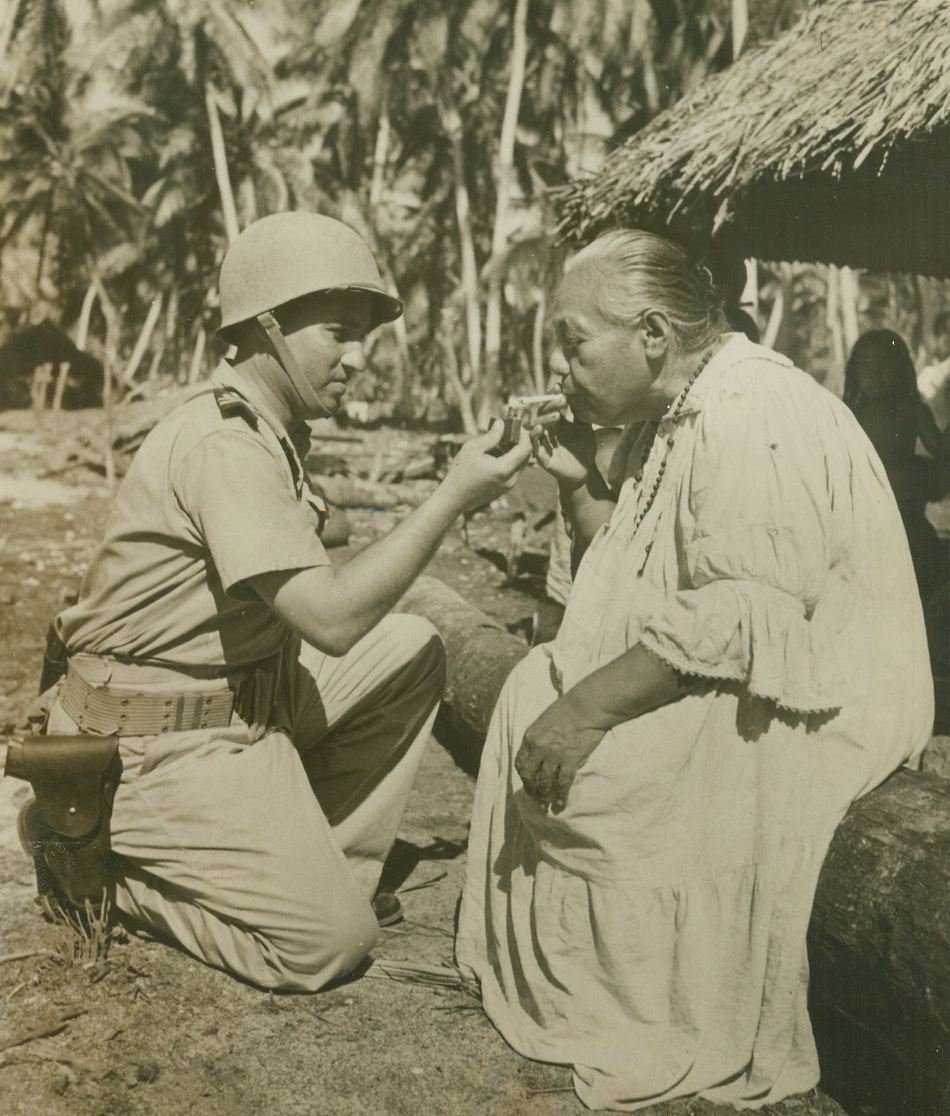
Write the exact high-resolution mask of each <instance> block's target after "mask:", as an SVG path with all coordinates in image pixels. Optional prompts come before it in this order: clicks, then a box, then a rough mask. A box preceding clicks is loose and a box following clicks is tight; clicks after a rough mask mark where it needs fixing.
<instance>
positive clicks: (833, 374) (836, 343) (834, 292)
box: [823, 267, 847, 399]
mask: <svg viewBox="0 0 950 1116" xmlns="http://www.w3.org/2000/svg"><path fill="white" fill-rule="evenodd" d="M827 275H828V279H827V288H826V289H827V305H826V307H825V325H826V326H827V327H828V332H829V333H830V334H831V367H830V368H829V369H828V372H827V374H826V375H825V378H824V381H823V383H824V386H825V387H826V388H828V390H829V391H833V392H834V393H835V395H837V396H838V398H839V399H840V398H841V397H842V396H843V395H844V362H845V360H846V359H847V353H846V352H845V347H844V330H843V328H842V325H841V310H840V307H841V298H840V294H841V289H840V286H839V283H838V269H837V268H836V267H828V268H827Z"/></svg>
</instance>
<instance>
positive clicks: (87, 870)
mask: <svg viewBox="0 0 950 1116" xmlns="http://www.w3.org/2000/svg"><path fill="white" fill-rule="evenodd" d="M4 774H5V775H12V776H13V777H14V778H17V779H26V780H27V781H28V782H29V783H30V784H31V785H32V787H33V793H34V794H35V795H36V807H35V811H34V816H33V818H31V820H30V822H29V824H28V826H27V832H26V834H25V835H26V837H27V840H28V841H29V843H30V845H31V847H32V850H33V859H34V863H35V865H36V883H37V890H38V891H39V893H40V895H41V897H42V896H43V895H44V894H48V893H49V892H50V891H53V892H54V893H56V894H57V898H63V897H65V899H66V900H67V902H69V903H70V904H72V905H73V906H75V907H79V908H80V909H81V908H82V907H83V905H84V903H85V901H86V900H87V899H88V900H90V901H91V902H93V903H99V902H101V901H102V898H103V892H104V890H105V889H106V888H107V884H108V871H107V869H108V860H109V854H110V852H111V849H112V845H111V840H110V828H109V822H110V819H111V817H112V803H113V800H114V799H115V792H116V789H117V788H118V785H119V780H120V778H121V777H122V761H121V760H120V758H119V741H118V738H117V737H115V736H56V735H47V736H37V737H35V738H31V739H26V740H23V741H20V742H13V743H11V744H10V745H9V747H8V749H7V761H6V766H5V768H4Z"/></svg>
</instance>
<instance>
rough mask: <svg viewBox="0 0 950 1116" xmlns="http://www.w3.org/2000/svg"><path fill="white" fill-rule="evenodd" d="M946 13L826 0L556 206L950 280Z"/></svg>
mask: <svg viewBox="0 0 950 1116" xmlns="http://www.w3.org/2000/svg"><path fill="white" fill-rule="evenodd" d="M948 59H950V4H948V3H947V0H825V2H823V3H821V2H819V3H817V4H816V5H815V6H814V7H813V8H811V9H810V10H809V11H807V12H806V13H805V15H804V16H803V17H802V19H801V20H800V21H799V23H798V24H797V25H796V26H795V27H794V28H792V29H791V30H790V31H788V32H786V33H785V34H784V35H782V36H780V37H779V38H777V39H775V40H773V41H772V42H771V43H768V44H765V45H763V46H760V47H758V48H756V49H753V50H751V51H750V52H749V53H748V54H747V55H745V56H744V57H742V58H740V59H739V60H738V61H737V62H736V63H735V64H734V65H732V66H731V67H730V68H729V69H728V70H726V71H724V72H723V73H721V74H718V75H715V76H713V77H711V78H709V79H708V80H706V81H705V82H703V83H702V84H701V85H700V86H699V87H698V88H697V89H696V90H695V91H694V92H693V93H692V94H691V95H690V96H688V97H687V98H685V99H684V100H682V101H680V102H679V103H678V104H677V105H675V106H674V107H673V108H671V109H669V110H667V111H666V112H664V113H663V114H661V115H660V116H658V117H657V118H656V119H655V120H654V121H653V122H652V123H651V124H650V125H648V126H647V127H646V128H645V129H643V130H642V131H641V132H639V133H637V134H636V135H635V136H634V137H633V138H632V139H631V140H630V141H629V142H627V143H626V144H625V145H624V146H623V147H621V148H618V149H617V150H616V151H615V152H614V153H613V154H612V155H611V156H610V157H609V158H608V159H607V160H606V162H605V164H604V166H603V168H602V169H601V170H600V172H599V173H597V174H596V175H595V176H594V177H592V178H589V179H587V180H580V181H577V182H575V183H573V184H572V185H570V186H568V187H564V188H562V189H561V190H559V191H557V192H556V193H555V195H554V201H555V206H556V208H557V211H558V217H559V230H560V233H561V236H562V237H563V238H564V239H566V240H568V241H571V242H582V241H586V240H588V239H590V238H591V237H592V236H593V235H595V234H596V233H598V232H601V231H603V230H604V229H606V228H610V227H613V226H617V225H623V224H627V225H638V226H640V227H648V228H653V229H655V230H656V231H658V232H663V231H666V232H669V233H670V234H672V235H674V236H677V237H679V238H681V239H684V240H686V241H688V242H690V243H691V244H693V245H694V246H696V245H704V244H705V243H708V241H709V240H710V238H714V239H715V241H716V242H718V243H720V244H722V245H723V246H725V247H728V248H729V249H730V250H735V251H736V252H738V253H740V254H741V255H743V256H756V257H758V258H760V259H766V260H799V261H808V262H822V263H833V264H849V265H851V266H854V267H864V268H869V269H872V270H879V271H905V272H912V273H915V274H918V275H931V276H942V277H946V276H950V194H948V190H950V65H948Z"/></svg>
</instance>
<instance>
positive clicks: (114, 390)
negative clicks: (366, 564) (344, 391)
mask: <svg viewBox="0 0 950 1116" xmlns="http://www.w3.org/2000/svg"><path fill="white" fill-rule="evenodd" d="M806 6H807V0H247V2H244V3H241V2H238V0H189V2H187V3H186V2H184V0H5V3H4V4H2V5H0V62H2V66H0V305H2V317H0V342H2V341H3V340H4V339H5V338H6V337H8V336H10V335H12V334H13V333H15V332H16V331H18V330H21V329H22V328H23V327H24V326H27V325H30V324H37V323H39V322H42V321H51V322H52V323H54V324H55V325H57V326H59V327H60V328H62V329H63V330H64V331H65V332H67V333H68V334H69V335H70V336H71V337H72V338H73V339H74V340H75V341H76V343H77V344H78V345H79V347H80V348H83V349H87V348H88V349H89V350H90V351H91V352H92V353H94V354H95V355H96V356H97V357H98V358H99V359H101V360H102V361H103V362H104V364H105V366H106V372H107V377H108V383H109V386H110V388H111V392H110V393H107V394H118V395H120V396H129V395H140V394H143V393H148V392H149V391H150V390H152V389H153V388H154V387H155V385H159V386H161V385H164V384H167V383H169V382H179V383H181V382H193V381H195V380H198V379H200V378H202V377H204V376H205V375H207V374H208V373H209V371H210V370H211V369H212V368H213V367H214V364H215V363H216V361H217V359H218V358H219V357H220V356H221V355H222V352H223V350H222V349H221V347H220V345H219V344H218V343H217V342H216V341H215V340H214V338H213V330H214V327H215V325H216V324H217V313H218V311H217V292H216V286H215V284H216V275H217V269H218V266H219V264H220V261H221V258H222V256H223V254H224V251H225V249H226V247H227V244H228V242H229V240H230V239H232V238H233V236H234V235H235V234H236V232H237V230H238V229H239V228H241V227H243V226H245V225H246V224H248V223H249V222H251V221H252V220H254V219H255V218H256V217H258V216H261V215H263V214H265V213H269V212H275V211H278V210H282V209H288V208H307V209H315V210H319V211H322V212H327V213H330V214H331V215H334V216H337V217H339V218H341V219H343V220H345V221H347V222H348V223H350V224H352V225H353V226H354V227H355V228H357V229H358V230H359V231H360V232H361V233H362V234H363V235H364V236H365V237H366V238H367V239H368V240H369V241H370V242H371V244H372V245H373V246H374V248H375V250H376V252H377V254H378V258H379V260H380V263H381V268H382V272H383V275H384V280H385V282H386V283H387V285H388V286H389V287H390V288H391V289H392V290H393V291H394V292H395V293H397V294H398V295H399V296H400V297H401V298H402V299H403V300H404V301H405V303H406V307H407V311H406V315H405V317H404V318H403V319H402V320H400V321H399V322H397V323H394V325H393V326H390V327H386V328H384V329H382V330H380V331H378V333H377V334H376V335H375V337H374V342H373V344H374V352H373V353H372V355H371V361H370V367H371V369H372V371H371V372H367V373H366V374H364V375H363V376H362V377H361V379H360V381H359V382H357V383H355V384H353V385H352V387H351V391H350V396H351V398H355V399H360V400H363V401H364V402H365V403H367V404H368V405H370V406H369V407H368V408H367V410H368V413H377V414H383V415H385V416H387V417H394V418H396V419H402V420H406V421H417V422H418V421H429V422H438V423H446V424H449V425H452V426H456V427H458V426H462V427H465V428H467V429H474V428H476V427H477V426H478V425H480V424H484V423H485V421H486V419H487V417H488V416H489V414H491V413H492V411H493V410H495V409H496V408H497V406H498V405H499V402H500V401H501V400H502V399H503V398H505V397H506V396H507V395H509V394H513V393H517V392H523V391H531V390H543V389H544V387H545V385H546V373H545V368H546V362H547V354H548V351H549V346H550V338H549V336H548V332H547V329H546V311H547V308H548V305H549V300H550V296H551V293H552V291H553V288H554V286H555V284H556V281H557V276H558V274H559V271H560V267H561V264H562V262H563V249H562V248H560V247H559V246H558V245H557V244H556V243H555V242H554V240H553V239H552V236H551V233H550V230H551V228H552V222H551V221H550V219H549V214H548V212H547V209H546V200H545V194H546V190H547V189H548V188H549V187H551V186H554V185H557V184H560V183H563V182H564V181H566V180H567V179H568V178H570V177H573V176H576V175H579V174H585V173H589V172H591V171H593V170H596V168H597V167H598V165H599V163H600V161H601V159H602V158H603V156H604V154H605V153H606V152H607V151H608V150H610V148H611V147H612V146H613V145H614V144H616V143H618V142H621V141H622V140H623V139H624V138H625V137H627V136H629V135H630V134H632V133H633V132H634V131H636V130H637V129H638V128H640V127H642V126H643V125H644V124H645V123H647V122H648V121H649V120H650V119H651V118H652V117H653V116H655V115H656V114H657V113H658V112H660V111H662V110H663V109H664V108H666V107H668V106H669V105H671V104H673V103H675V101H676V100H677V99H678V98H679V97H680V96H682V95H683V93H684V92H687V91H688V90H689V89H690V88H692V87H693V85H694V84H695V83H696V82H698V81H701V80H702V79H703V77H704V76H705V75H706V74H707V73H709V72H711V71H713V70H717V69H721V68H722V67H724V66H727V65H729V64H730V62H731V61H732V59H733V57H734V56H735V54H736V53H737V51H738V50H739V49H743V48H748V46H749V45H750V44H754V43H755V42H756V41H761V40H763V39H766V38H768V37H770V36H772V35H774V34H775V33H777V32H779V31H781V30H783V29H784V28H786V27H787V26H789V25H790V23H791V22H792V21H793V20H794V19H795V18H796V16H797V15H798V14H800V12H801V10H802V9H804V8H805V7H806ZM746 24H747V28H746ZM747 293H748V294H749V296H750V297H751V298H752V299H753V300H754V305H753V307H752V309H753V311H754V313H755V314H756V316H757V318H758V321H759V324H760V326H761V327H762V328H763V330H765V331H766V335H767V339H768V340H771V341H772V342H774V343H775V344H776V345H777V346H778V347H780V348H782V349H784V350H785V351H786V352H788V353H789V355H791V356H792V357H793V358H794V359H796V360H797V361H798V362H799V363H801V364H802V366H803V367H806V368H808V369H809V370H810V371H812V372H813V373H814V374H815V375H816V376H817V377H818V378H820V379H822V380H824V381H825V382H827V383H828V384H829V386H831V387H833V388H836V387H837V386H838V384H839V383H840V376H841V366H842V363H843V359H844V355H845V352H846V349H847V348H848V347H849V345H850V343H853V340H854V338H855V337H856V336H857V331H859V330H861V329H864V328H869V327H872V326H878V325H885V324H887V325H891V326H893V327H894V328H897V329H898V330H899V331H900V332H902V333H903V335H904V336H905V337H906V339H907V340H908V342H909V343H910V345H911V349H912V351H913V352H914V353H915V355H916V356H917V358H918V360H920V361H925V360H927V359H929V358H930V357H931V356H933V354H934V353H935V352H936V351H937V350H938V349H939V347H940V344H941V338H940V337H939V336H938V335H937V331H936V330H935V326H934V323H935V320H937V316H938V314H939V311H940V310H941V309H942V308H944V307H945V306H947V305H948V304H950V297H948V288H947V285H946V284H941V283H936V282H933V281H929V280H922V279H918V278H915V277H892V276H891V277H889V276H858V277H854V276H848V275H846V276H844V277H842V276H841V275H840V274H838V273H837V272H835V271H834V270H833V269H827V268H817V267H803V266H794V265H790V264H777V265H771V266H769V265H763V266H760V267H759V268H758V272H757V276H756V282H755V283H754V284H752V285H750V287H748V288H747Z"/></svg>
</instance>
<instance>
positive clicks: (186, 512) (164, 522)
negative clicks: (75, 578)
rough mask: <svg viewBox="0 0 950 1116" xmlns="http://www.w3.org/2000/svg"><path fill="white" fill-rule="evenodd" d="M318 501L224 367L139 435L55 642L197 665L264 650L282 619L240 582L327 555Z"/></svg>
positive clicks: (284, 441) (272, 647) (281, 435)
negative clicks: (139, 443)
mask: <svg viewBox="0 0 950 1116" xmlns="http://www.w3.org/2000/svg"><path fill="white" fill-rule="evenodd" d="M319 509H320V503H319V501H318V500H317V499H316V498H315V497H313V494H312V493H310V491H309V489H308V488H307V485H306V481H305V477H304V473H303V469H302V467H301V464H300V458H299V457H298V454H297V452H296V450H295V448H294V446H293V444H292V443H291V441H290V438H289V436H288V434H287V432H286V431H285V430H284V429H283V427H282V426H281V425H280V424H279V423H278V422H277V420H276V419H275V418H274V417H273V416H271V415H269V414H268V413H267V412H265V411H263V410H262V409H259V408H255V407H252V406H251V404H250V403H249V401H248V400H247V398H246V397H245V395H244V387H243V386H242V380H241V379H240V377H239V376H238V375H237V374H236V373H235V372H234V371H233V370H232V369H231V368H230V367H229V366H228V365H227V364H222V365H221V366H220V367H219V369H218V370H217V372H216V373H215V377H214V379H213V381H212V387H211V388H210V389H209V390H208V391H205V392H201V393H200V394H199V395H197V396H195V397H193V398H192V399H190V400H188V401H187V402H186V403H184V404H183V405H182V406H181V407H179V408H178V409H177V410H175V411H173V412H172V413H171V414H170V415H168V416H167V417H166V418H165V419H163V420H162V421H161V422H160V423H159V424H158V426H156V427H155V429H154V430H152V431H151V433H150V434H149V435H148V437H147V438H146V439H145V441H144V442H143V444H142V446H141V448H140V449H139V451H138V453H137V454H136V456H135V458H134V460H133V462H132V465H131V468H130V469H129V472H128V474H127V476H126V478H125V480H124V481H123V482H122V485H121V487H120V488H119V492H118V495H117V497H116V502H115V507H114V508H113V511H112V513H111V515H110V517H109V520H108V522H107V524H106V530H105V537H104V538H103V540H102V542H101V543H100V545H99V546H98V548H97V549H96V551H95V553H94V554H93V557H92V560H91V562H90V565H89V568H88V570H87V571H86V574H85V577H84V578H83V581H82V585H81V588H80V593H79V600H78V601H77V603H76V604H75V605H73V606H71V607H70V608H67V609H65V610H64V611H63V612H62V613H60V615H59V616H58V618H57V621H56V626H57V630H58V632H59V635H60V638H61V639H62V640H63V642H64V643H65V644H66V646H67V647H68V648H69V650H70V651H72V652H76V651H85V652H92V653H95V654H100V655H113V656H116V657H119V658H126V657H127V658H130V659H134V660H137V661H145V662H153V663H166V664H170V665H173V666H179V667H186V668H187V667H192V668H198V669H201V670H202V671H204V670H205V669H207V668H212V671H214V669H215V668H220V667H228V668H231V669H233V668H235V667H241V666H246V665H248V664H251V663H254V662H258V661H259V660H261V659H265V658H267V657H268V656H270V655H273V654H274V653H275V652H276V651H277V650H279V648H280V647H281V646H282V644H283V642H284V640H285V639H286V637H287V634H288V629H287V626H286V625H285V624H284V623H283V621H282V620H280V619H279V618H278V617H277V616H276V615H275V614H274V613H273V612H272V611H271V610H270V609H269V608H268V607H267V606H266V605H265V604H264V603H263V602H262V601H260V600H259V599H258V598H257V596H256V595H255V594H254V592H253V590H252V589H251V588H250V586H249V585H248V584H247V582H248V581H249V580H250V579H252V578H254V577H256V576H258V575H259V574H264V573H271V572H276V571H280V570H297V569H304V568H307V567H311V566H323V565H329V563H330V560H329V558H328V556H327V553H326V551H325V550H324V548H323V544H322V543H321V542H320V539H319V537H318V534H317V532H318V530H319V528H320V516H319Z"/></svg>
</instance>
